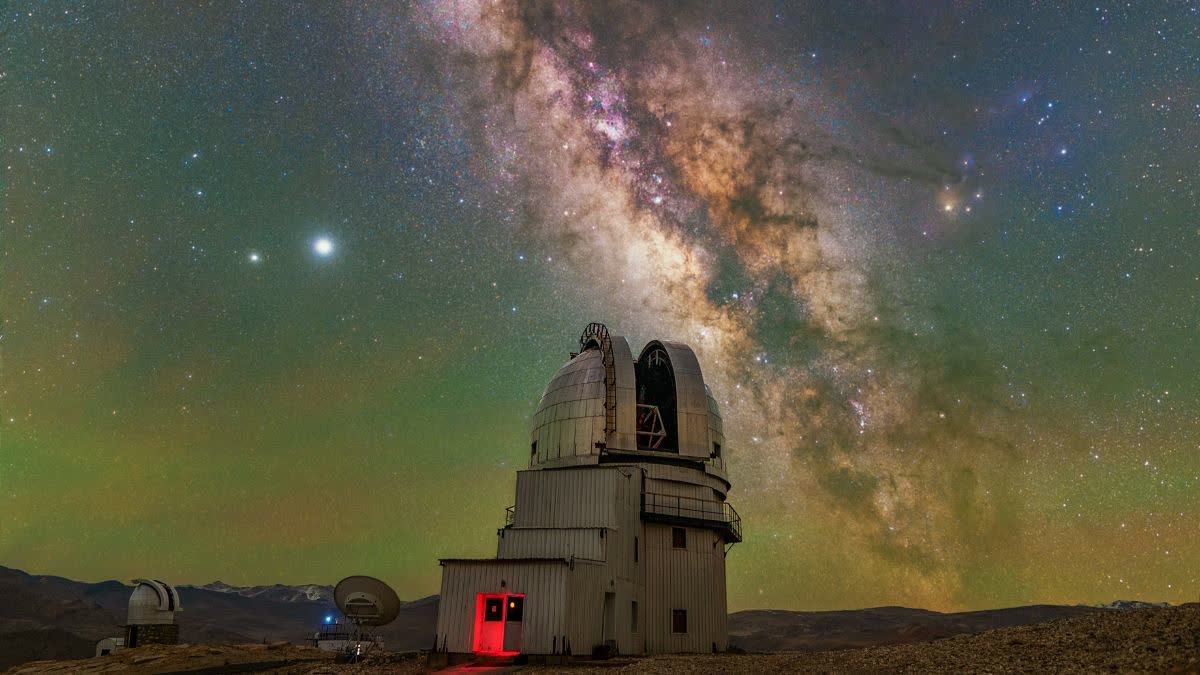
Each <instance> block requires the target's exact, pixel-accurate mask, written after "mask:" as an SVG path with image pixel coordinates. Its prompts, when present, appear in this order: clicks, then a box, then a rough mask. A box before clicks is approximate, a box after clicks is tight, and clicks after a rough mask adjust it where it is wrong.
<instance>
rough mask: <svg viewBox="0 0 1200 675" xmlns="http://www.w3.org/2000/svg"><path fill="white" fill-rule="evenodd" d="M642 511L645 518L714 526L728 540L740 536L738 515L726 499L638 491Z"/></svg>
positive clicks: (736, 539)
mask: <svg viewBox="0 0 1200 675" xmlns="http://www.w3.org/2000/svg"><path fill="white" fill-rule="evenodd" d="M642 515H643V516H645V517H647V519H648V520H661V521H664V522H673V523H682V524H688V525H696V526H699V527H715V528H716V529H717V530H719V531H721V532H722V533H724V534H725V535H726V537H727V538H728V540H729V541H730V542H740V541H741V540H742V518H741V516H739V515H738V512H737V511H736V510H735V509H734V508H733V506H732V505H731V504H729V502H723V501H718V500H716V499H697V498H695V497H679V496H676V495H666V494H661V493H658V492H646V493H644V494H642Z"/></svg>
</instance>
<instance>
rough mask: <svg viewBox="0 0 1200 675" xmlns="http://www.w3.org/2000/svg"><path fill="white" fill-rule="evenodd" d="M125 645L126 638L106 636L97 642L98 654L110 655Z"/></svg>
mask: <svg viewBox="0 0 1200 675" xmlns="http://www.w3.org/2000/svg"><path fill="white" fill-rule="evenodd" d="M124 646H125V638H119V637H109V638H104V639H103V640H100V641H99V642H97V643H96V656H108V655H109V654H111V653H113V652H115V651H117V650H118V649H121V648H122V647H124Z"/></svg>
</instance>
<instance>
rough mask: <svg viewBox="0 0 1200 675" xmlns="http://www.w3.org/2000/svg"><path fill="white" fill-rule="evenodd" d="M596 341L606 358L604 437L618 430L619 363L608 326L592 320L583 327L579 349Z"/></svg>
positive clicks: (582, 349) (604, 358)
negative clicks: (614, 358)
mask: <svg viewBox="0 0 1200 675" xmlns="http://www.w3.org/2000/svg"><path fill="white" fill-rule="evenodd" d="M591 342H595V343H596V345H597V346H598V347H599V348H600V354H601V355H602V357H603V360H604V438H605V440H606V441H607V440H608V437H609V436H610V435H611V434H613V433H615V432H616V431H617V364H616V362H615V361H614V360H613V351H612V338H611V337H610V336H609V334H608V326H605V325H604V324H602V323H597V322H592V323H589V324H588V325H587V328H584V329H583V335H580V336H579V351H580V352H583V351H585V350H586V349H587V346H588V344H589V343H591Z"/></svg>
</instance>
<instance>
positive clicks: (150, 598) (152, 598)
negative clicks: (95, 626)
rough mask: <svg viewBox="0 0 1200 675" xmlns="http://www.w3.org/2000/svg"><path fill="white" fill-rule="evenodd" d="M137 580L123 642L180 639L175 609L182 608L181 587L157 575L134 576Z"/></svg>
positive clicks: (136, 643) (165, 642) (164, 642)
mask: <svg viewBox="0 0 1200 675" xmlns="http://www.w3.org/2000/svg"><path fill="white" fill-rule="evenodd" d="M133 583H134V588H133V594H132V595H130V596H129V617H128V619H127V620H126V625H125V643H124V645H123V646H125V647H139V646H141V645H148V644H158V645H173V644H176V643H178V642H179V625H178V624H176V623H175V612H179V611H182V608H181V607H180V606H179V591H177V590H175V587H174V586H170V585H168V584H165V583H163V582H161V581H157V580H155V579H134V580H133Z"/></svg>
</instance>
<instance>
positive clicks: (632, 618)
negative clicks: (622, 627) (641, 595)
mask: <svg viewBox="0 0 1200 675" xmlns="http://www.w3.org/2000/svg"><path fill="white" fill-rule="evenodd" d="M629 632H630V633H636V632H637V600H634V601H633V603H632V604H631V605H630V607H629Z"/></svg>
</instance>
